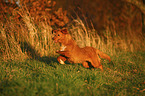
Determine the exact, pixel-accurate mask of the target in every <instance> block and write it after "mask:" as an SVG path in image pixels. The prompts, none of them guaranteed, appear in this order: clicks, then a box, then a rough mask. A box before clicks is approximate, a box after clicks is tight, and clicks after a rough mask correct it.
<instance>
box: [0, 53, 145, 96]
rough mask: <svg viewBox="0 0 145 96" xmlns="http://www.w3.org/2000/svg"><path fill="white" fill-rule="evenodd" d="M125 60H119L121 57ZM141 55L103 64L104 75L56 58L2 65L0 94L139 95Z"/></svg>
mask: <svg viewBox="0 0 145 96" xmlns="http://www.w3.org/2000/svg"><path fill="white" fill-rule="evenodd" d="M122 55H123V56H125V57H126V58H123V56H122ZM143 56H145V53H139V52H138V53H123V54H120V55H118V59H116V56H113V57H112V63H107V62H105V61H103V66H104V72H101V71H100V70H99V69H86V68H84V67H83V66H82V65H80V64H66V65H60V64H58V62H57V60H56V58H43V57H42V58H41V59H40V60H26V61H17V62H15V61H12V62H7V63H6V62H2V63H1V68H0V70H1V71H0V74H1V77H0V94H1V96H6V95H7V96H8V95H17V96H18V95H22V96H23V95H24V96H31V95H50V96H51V95H71V96H74V95H95V96H98V95H112V96H114V95H121V96H122V95H123V96H128V95H143V94H144V92H145V91H144V90H145V89H144V88H145V85H144V82H145V81H144V80H145V77H144V76H145V71H144V68H145V66H144V64H145V63H144V62H145V60H144V59H143V58H142V57H143ZM50 59H51V60H50Z"/></svg>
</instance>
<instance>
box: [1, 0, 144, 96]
mask: <svg viewBox="0 0 145 96" xmlns="http://www.w3.org/2000/svg"><path fill="white" fill-rule="evenodd" d="M12 1H13V0H12ZM40 1H41V4H39V2H40ZM56 3H57V2H54V1H53V2H52V1H51V0H31V2H29V0H24V1H23V0H22V1H21V3H20V4H19V6H18V5H16V4H15V2H14V3H13V2H11V1H9V2H7V3H6V2H2V1H0V36H1V37H0V54H1V55H0V56H1V57H0V66H1V67H0V74H1V77H0V95H1V96H9V95H10V96H12V95H18V96H21V95H24V96H31V95H71V96H72V95H73V96H74V95H95V96H96V95H111V96H112V95H113V96H114V95H121V96H122V95H125V96H128V95H143V94H144V93H145V81H144V80H145V70H144V69H145V63H144V62H145V59H144V57H145V52H144V51H145V50H144V49H145V43H144V42H145V41H144V40H145V38H144V33H143V32H142V30H140V31H139V32H138V31H136V30H137V29H136V30H134V29H133V28H132V23H133V22H134V20H133V19H134V17H133V18H132V20H131V21H130V17H127V16H133V15H132V12H133V11H132V10H130V11H129V12H127V14H126V12H125V11H123V12H124V13H122V14H121V15H120V18H121V17H122V16H123V17H125V18H126V20H127V21H126V22H127V25H124V26H125V28H126V30H122V31H121V32H122V33H120V32H119V31H118V29H117V27H118V25H117V24H118V23H117V22H119V21H117V22H116V21H115V20H113V19H111V20H109V21H108V22H107V24H106V25H105V29H104V30H102V31H98V30H96V29H95V28H93V27H92V28H90V27H89V26H87V25H89V24H88V23H87V20H86V17H85V16H83V17H82V16H80V15H79V14H75V16H76V18H73V19H72V18H71V19H70V18H69V17H68V16H67V15H68V14H67V13H68V12H67V11H63V10H62V8H58V9H57V8H55V4H56ZM125 8H126V9H128V6H126V7H125ZM131 8H132V7H131ZM133 8H134V7H133ZM136 12H137V11H136ZM76 13H77V12H76ZM124 14H125V15H124ZM134 16H135V15H134ZM138 16H139V15H138ZM72 17H73V15H72ZM70 20H71V22H70ZM84 20H86V21H85V23H84ZM68 22H69V23H68ZM66 24H67V26H66V27H65V28H67V29H68V31H69V32H70V34H71V35H72V37H73V39H75V41H76V42H77V44H78V45H79V46H80V47H84V46H93V47H95V48H98V49H100V50H102V51H103V52H105V53H107V54H108V55H110V56H111V59H112V62H111V63H108V62H107V61H104V60H102V65H103V66H104V72H101V71H100V70H99V69H86V68H83V66H81V64H69V63H68V64H66V65H60V64H59V63H58V62H57V60H56V58H57V56H58V54H56V53H55V51H56V50H57V49H58V48H59V44H55V43H54V42H53V40H52V37H53V34H52V29H56V28H62V27H64V26H65V25H66ZM90 24H92V23H90ZM139 25H140V24H139ZM92 26H93V24H92ZM137 28H139V27H137ZM133 30H134V31H133Z"/></svg>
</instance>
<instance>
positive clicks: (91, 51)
mask: <svg viewBox="0 0 145 96" xmlns="http://www.w3.org/2000/svg"><path fill="white" fill-rule="evenodd" d="M53 32H54V33H55V36H54V37H53V40H54V41H55V42H56V43H57V42H58V43H60V44H61V47H60V50H59V51H57V53H59V54H60V56H59V57H58V58H57V60H58V62H59V63H60V64H65V63H64V62H65V61H66V60H67V61H69V62H71V63H82V65H83V66H84V67H85V68H89V67H90V65H89V63H90V64H91V66H93V67H94V68H100V69H101V70H102V71H103V67H102V65H101V62H100V58H99V56H100V57H101V58H104V59H108V60H109V62H110V61H111V59H110V57H109V56H108V55H107V54H105V53H103V52H101V51H100V50H98V49H95V48H93V47H88V46H87V47H84V48H80V47H79V46H78V45H77V44H76V42H75V41H74V40H73V39H72V38H71V35H70V34H69V33H68V32H67V30H66V29H62V30H53Z"/></svg>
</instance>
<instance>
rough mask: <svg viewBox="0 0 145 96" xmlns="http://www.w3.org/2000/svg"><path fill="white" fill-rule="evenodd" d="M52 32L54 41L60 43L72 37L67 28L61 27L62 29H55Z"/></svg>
mask: <svg viewBox="0 0 145 96" xmlns="http://www.w3.org/2000/svg"><path fill="white" fill-rule="evenodd" d="M52 33H53V34H54V37H53V38H52V39H53V40H54V42H56V43H57V42H58V43H66V42H68V40H70V39H71V36H70V34H69V33H68V31H67V29H60V30H53V31H52Z"/></svg>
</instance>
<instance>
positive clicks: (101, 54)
mask: <svg viewBox="0 0 145 96" xmlns="http://www.w3.org/2000/svg"><path fill="white" fill-rule="evenodd" d="M96 52H97V54H98V55H99V56H100V57H101V58H103V59H107V60H108V61H109V62H111V58H110V56H108V55H107V54H105V53H103V52H102V51H100V50H98V49H97V50H96Z"/></svg>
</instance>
